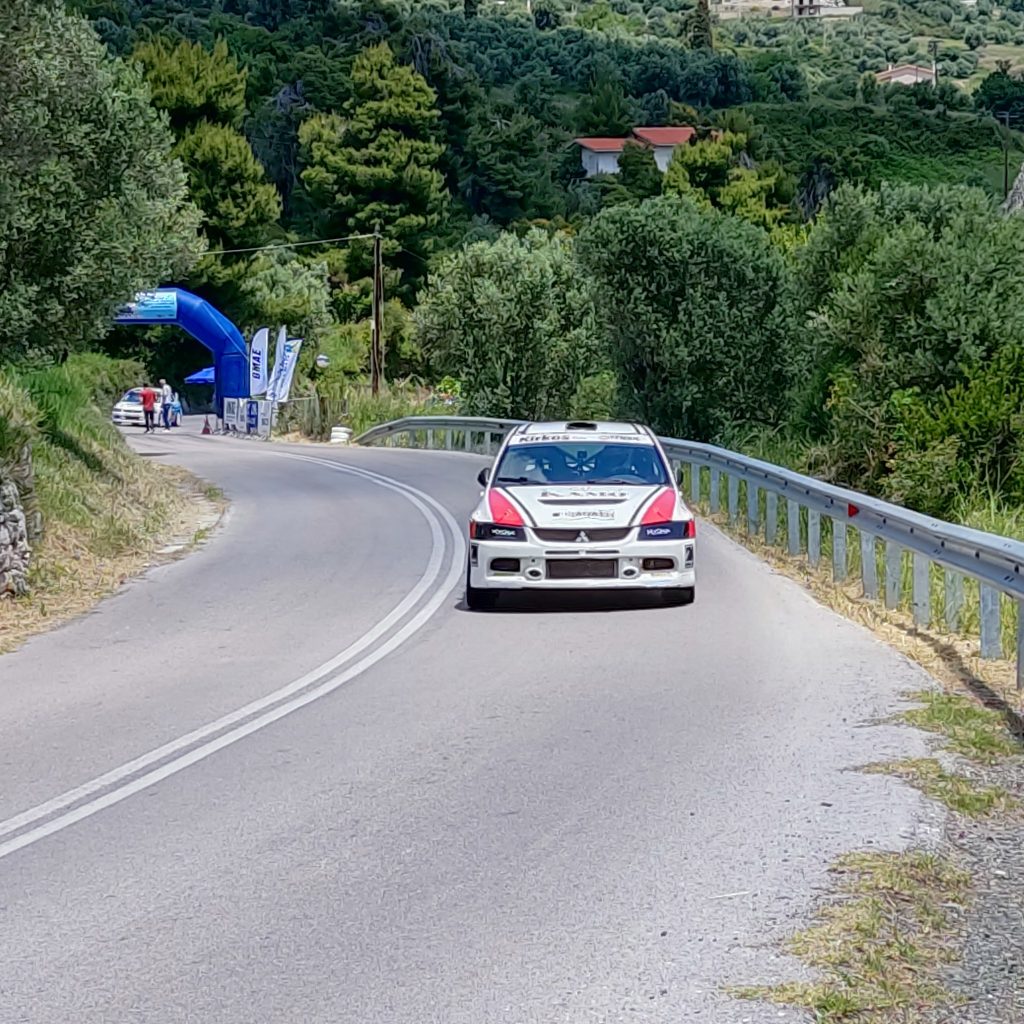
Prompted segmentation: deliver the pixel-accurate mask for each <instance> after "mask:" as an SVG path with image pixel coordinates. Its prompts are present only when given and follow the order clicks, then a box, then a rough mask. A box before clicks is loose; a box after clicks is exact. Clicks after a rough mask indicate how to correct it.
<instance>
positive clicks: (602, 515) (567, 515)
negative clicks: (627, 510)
mask: <svg viewBox="0 0 1024 1024" xmlns="http://www.w3.org/2000/svg"><path fill="white" fill-rule="evenodd" d="M551 518H552V519H614V518H615V513H614V512H613V511H612V510H611V509H610V508H579V509H572V510H571V511H566V512H552V513H551Z"/></svg>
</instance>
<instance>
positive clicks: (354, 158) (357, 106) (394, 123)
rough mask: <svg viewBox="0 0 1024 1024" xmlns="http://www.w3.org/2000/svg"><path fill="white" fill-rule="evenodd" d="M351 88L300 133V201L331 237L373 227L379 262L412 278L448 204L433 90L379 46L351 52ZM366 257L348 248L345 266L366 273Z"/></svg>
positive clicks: (365, 249)
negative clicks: (343, 101) (338, 107)
mask: <svg viewBox="0 0 1024 1024" xmlns="http://www.w3.org/2000/svg"><path fill="white" fill-rule="evenodd" d="M352 88H353V97H352V100H351V102H350V104H349V106H348V109H347V111H346V114H347V117H346V118H341V117H339V116H337V115H333V114H319V115H316V116H314V117H312V118H310V119H309V120H308V121H307V122H306V123H305V124H304V125H303V127H302V130H301V132H300V136H299V138H300V143H301V147H302V159H303V163H304V165H305V170H303V172H302V176H301V177H302V183H303V186H304V188H305V193H306V195H305V201H306V208H307V210H308V211H309V213H310V216H311V217H312V219H313V220H314V222H315V225H316V229H317V230H319V231H323V232H327V233H330V234H332V235H339V236H340V235H346V234H368V233H372V232H373V230H374V227H375V226H376V225H377V224H379V225H380V227H381V231H382V233H383V235H384V237H385V240H386V241H385V253H386V254H387V255H388V257H389V262H390V263H391V264H392V265H394V266H396V267H399V268H401V269H402V271H403V272H404V274H405V275H406V277H407V278H417V277H420V276H422V275H423V273H424V271H425V263H424V260H425V258H426V257H427V255H429V253H430V252H431V250H432V248H433V234H434V232H435V231H436V229H437V227H438V225H439V224H440V222H441V218H442V216H443V214H444V212H445V208H446V204H447V201H448V194H447V192H446V191H445V188H444V178H443V176H442V174H441V172H440V170H439V169H438V164H439V162H440V160H441V157H442V154H443V147H442V145H441V144H440V142H439V141H438V139H437V134H438V130H439V129H438V120H439V117H438V112H437V107H436V106H435V97H434V92H433V90H432V89H431V88H430V86H428V85H427V83H426V81H425V80H424V79H423V78H422V76H420V75H419V74H417V73H416V71H414V70H413V69H412V68H410V67H406V66H405V65H403V64H399V63H398V62H397V61H396V60H395V56H394V54H393V53H392V52H391V49H390V47H389V46H388V45H387V44H386V43H381V44H380V45H378V46H374V47H371V48H370V49H367V50H364V51H363V53H361V54H360V55H359V57H357V58H356V61H355V63H354V65H353V67H352ZM368 254H369V246H368V245H365V244H364V245H355V246H353V247H352V250H351V258H352V265H351V267H350V272H352V273H353V274H358V273H366V272H368V270H369V263H368Z"/></svg>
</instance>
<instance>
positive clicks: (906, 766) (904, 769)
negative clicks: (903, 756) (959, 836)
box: [864, 757, 1017, 818]
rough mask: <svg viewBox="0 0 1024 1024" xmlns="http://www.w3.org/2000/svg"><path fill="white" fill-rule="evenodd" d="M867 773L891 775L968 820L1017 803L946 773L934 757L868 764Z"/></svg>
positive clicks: (999, 790) (992, 788) (1002, 793)
mask: <svg viewBox="0 0 1024 1024" xmlns="http://www.w3.org/2000/svg"><path fill="white" fill-rule="evenodd" d="M864 771H866V772H871V773H873V774H876V775H892V776H894V777H895V778H897V779H902V780H903V781H904V782H909V783H910V785H912V786H914V787H915V788H917V789H919V790H921V792H922V793H924V794H925V795H926V796H928V797H931V799H933V800H939V801H940V802H941V803H944V804H945V805H946V806H947V807H948V808H949V809H950V810H952V811H956V812H957V814H963V815H965V816H967V817H969V818H979V817H983V816H985V815H987V814H992V813H993V812H995V811H1009V810H1012V809H1014V808H1015V807H1016V806H1017V801H1016V800H1014V799H1013V797H1012V796H1010V794H1009V793H1007V791H1006V790H1005V789H1002V788H1001V787H999V786H979V785H976V784H975V783H974V782H972V781H971V780H970V779H966V778H964V777H963V776H962V775H956V774H953V773H951V772H947V771H945V769H943V767H942V766H941V765H940V764H939V762H938V761H936V760H935V759H934V758H930V757H925V758H915V759H908V760H905V761H892V762H888V763H884V764H871V765H868V766H867V767H866V768H865V769H864Z"/></svg>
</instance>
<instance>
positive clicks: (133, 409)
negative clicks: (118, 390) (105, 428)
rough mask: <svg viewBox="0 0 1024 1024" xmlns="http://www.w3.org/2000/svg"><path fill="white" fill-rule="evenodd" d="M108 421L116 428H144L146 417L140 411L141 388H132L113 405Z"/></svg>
mask: <svg viewBox="0 0 1024 1024" xmlns="http://www.w3.org/2000/svg"><path fill="white" fill-rule="evenodd" d="M110 419H111V420H112V421H113V423H114V425H115V426H118V427H144V426H145V425H146V417H145V414H144V413H143V411H142V388H132V389H131V391H126V392H125V393H124V395H122V396H121V400H120V401H119V402H117V403H116V404H115V405H114V408H113V410H112V411H111V413H110Z"/></svg>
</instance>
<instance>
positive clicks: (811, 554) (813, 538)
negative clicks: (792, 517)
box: [807, 508, 821, 569]
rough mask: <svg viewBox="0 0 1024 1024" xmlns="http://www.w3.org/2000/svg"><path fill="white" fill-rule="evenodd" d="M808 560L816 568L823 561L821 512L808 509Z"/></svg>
mask: <svg viewBox="0 0 1024 1024" xmlns="http://www.w3.org/2000/svg"><path fill="white" fill-rule="evenodd" d="M807 560H808V561H809V562H810V563H811V566H812V567H813V568H815V569H817V568H818V565H819V563H820V562H821V513H820V512H817V511H815V510H814V509H811V508H809V509H808V510H807Z"/></svg>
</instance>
